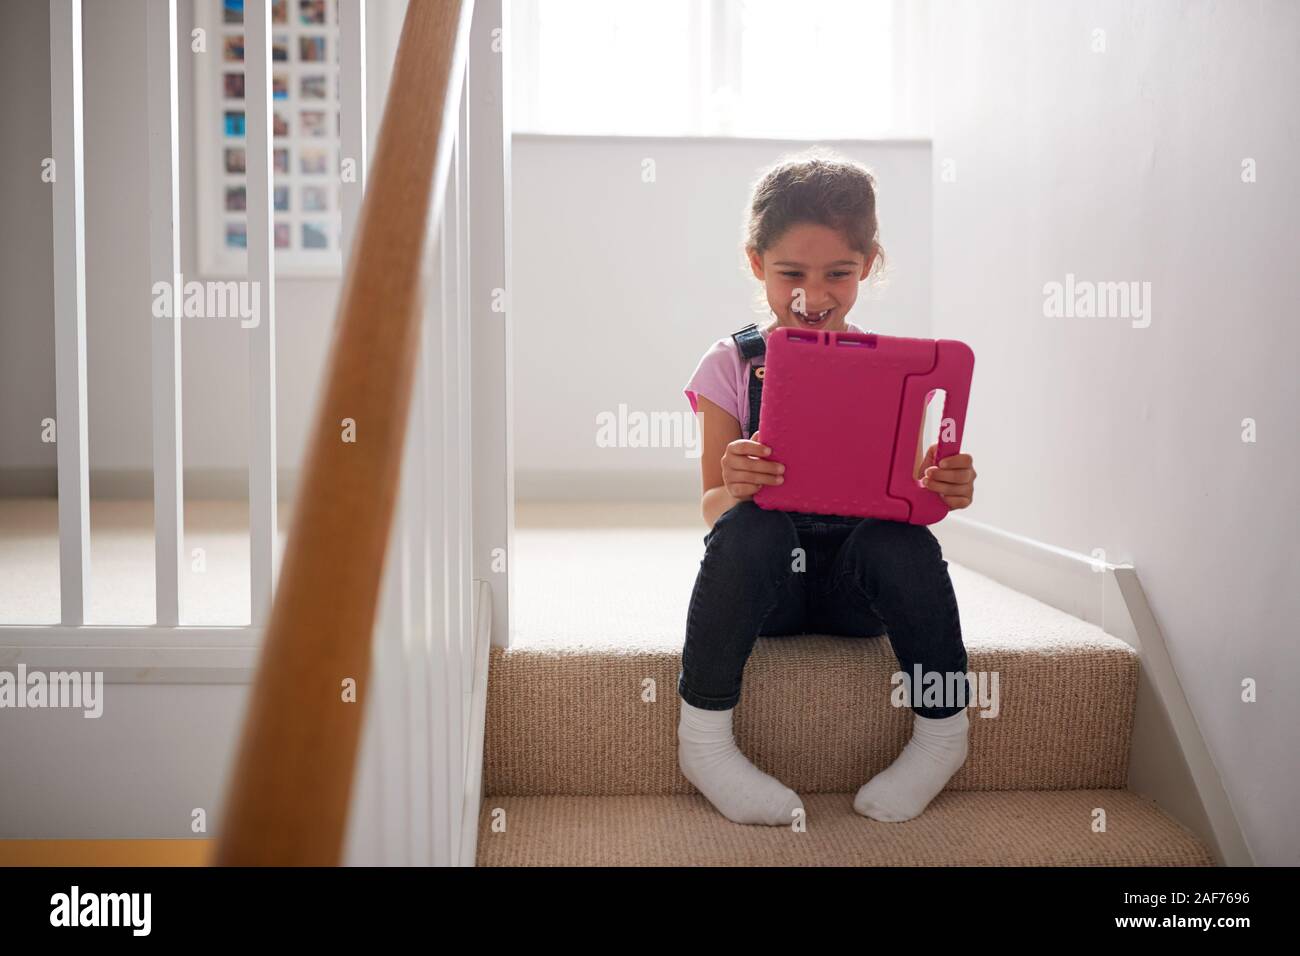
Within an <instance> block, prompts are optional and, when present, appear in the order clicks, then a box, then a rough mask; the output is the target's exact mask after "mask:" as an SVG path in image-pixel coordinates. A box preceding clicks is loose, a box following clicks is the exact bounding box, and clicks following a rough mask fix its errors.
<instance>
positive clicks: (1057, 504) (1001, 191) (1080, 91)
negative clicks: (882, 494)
mask: <svg viewBox="0 0 1300 956" xmlns="http://www.w3.org/2000/svg"><path fill="white" fill-rule="evenodd" d="M932 23H933V24H934V25H935V29H936V34H935V43H936V47H935V50H934V57H933V62H934V63H935V64H936V65H937V68H938V73H937V74H936V76H935V90H936V99H935V111H936V112H935V147H934V148H935V160H936V179H935V210H934V215H935V230H934V233H935V244H934V249H935V251H934V275H935V286H934V306H935V316H936V325H935V331H936V334H938V335H946V336H953V337H957V338H961V339H964V340H966V341H967V342H969V343H970V344H971V345H972V347H973V348H974V350H975V355H976V363H975V380H974V389H973V394H972V396H971V405H970V416H971V417H970V420H969V425H968V431H967V441H966V444H967V447H968V448H969V449H970V450H971V451H972V453H973V454H974V455H975V457H976V459H977V469H978V471H979V475H980V477H979V480H978V496H977V500H976V503H975V505H974V506H973V507H972V509H971V510H970V512H968V513H969V515H970V517H972V518H974V519H977V520H979V521H983V522H987V523H989V524H992V525H996V526H998V527H1000V528H1004V529H1006V530H1009V531H1012V532H1017V533H1020V534H1024V535H1027V536H1029V537H1032V538H1036V539H1039V540H1042V541H1045V542H1048V543H1051V544H1054V545H1058V546H1061V547H1065V548H1068V549H1071V550H1074V551H1079V552H1084V553H1089V552H1091V551H1092V550H1093V549H1094V548H1104V549H1105V551H1106V557H1107V558H1108V559H1110V560H1112V561H1132V562H1133V563H1134V564H1135V565H1136V567H1137V569H1138V572H1139V575H1140V577H1141V579H1142V583H1143V586H1144V588H1145V589H1146V591H1147V594H1148V596H1149V597H1150V599H1151V602H1152V604H1153V607H1154V610H1155V613H1156V616H1157V618H1158V619H1159V621H1160V624H1161V626H1162V628H1163V629H1164V632H1165V634H1166V636H1167V638H1168V641H1169V646H1170V653H1171V654H1172V657H1173V662H1174V665H1175V667H1176V668H1177V671H1178V674H1179V677H1180V679H1181V681H1182V683H1183V686H1184V688H1185V690H1186V692H1187V695H1188V698H1189V699H1190V701H1191V706H1192V709H1193V711H1194V713H1195V715H1196V718H1197V721H1198V723H1199V724H1200V726H1201V729H1202V731H1203V733H1204V735H1205V737H1206V740H1207V743H1208V745H1209V748H1210V751H1211V753H1212V754H1213V757H1214V759H1215V762H1216V763H1217V765H1218V767H1219V770H1220V773H1221V774H1222V775H1223V778H1224V783H1225V785H1226V787H1227V789H1228V793H1229V796H1230V798H1231V801H1232V804H1233V807H1234V809H1235V810H1236V812H1237V815H1238V817H1239V818H1240V820H1241V821H1242V824H1243V827H1244V830H1245V834H1246V837H1247V840H1248V842H1249V844H1250V847H1251V849H1252V851H1253V853H1254V854H1255V857H1256V859H1257V860H1258V861H1259V862H1261V863H1267V864H1290V865H1294V864H1296V863H1300V830H1297V827H1296V823H1295V806H1296V794H1297V792H1300V762H1297V760H1296V745H1295V735H1296V727H1297V726H1300V697H1297V696H1296V695H1295V694H1294V693H1293V689H1294V686H1295V684H1296V680H1297V678H1300V650H1298V649H1297V648H1298V644H1297V640H1296V622H1297V620H1300V589H1298V588H1297V586H1296V582H1297V580H1298V579H1300V561H1298V560H1297V556H1296V555H1297V551H1296V539H1297V531H1298V530H1300V519H1298V517H1297V516H1298V515H1300V508H1297V505H1296V502H1295V496H1294V494H1293V493H1292V485H1293V478H1292V476H1294V475H1296V474H1297V473H1300V454H1297V442H1296V413H1295V409H1296V406H1297V399H1298V398H1300V396H1298V395H1297V374H1296V368H1295V364H1296V357H1297V354H1300V332H1297V328H1296V316H1297V315H1298V314H1300V293H1298V292H1297V285H1296V282H1295V261H1294V259H1295V249H1296V243H1295V228H1296V222H1297V215H1298V214H1300V202H1298V201H1297V200H1298V199H1300V187H1297V181H1296V176H1295V174H1294V165H1295V158H1296V156H1297V155H1300V109H1297V96H1296V91H1297V90H1300V61H1298V60H1297V57H1296V50H1297V38H1298V37H1300V8H1297V7H1296V6H1295V5H1294V4H1290V3H1259V4H1221V5H1215V4H1193V3H1174V2H1162V3H1136V2H1133V3H1127V2H1126V3H1120V2H1099V3H1088V4H1082V3H1071V4H1060V3H1051V4H1045V3H1039V2H1034V0H1021V2H1010V3H1000V4H986V3H946V4H942V5H940V6H939V7H938V8H937V9H936V10H935V11H934V16H933V17H932ZM1094 28H1101V29H1103V30H1105V39H1106V49H1105V52H1104V53H1094V52H1091V51H1090V43H1091V42H1092V39H1093V35H1092V31H1093V29H1094ZM1245 157H1252V158H1254V159H1255V160H1256V162H1257V164H1258V181H1257V182H1255V183H1253V184H1245V183H1243V182H1242V181H1241V163H1242V160H1243V158H1245ZM945 160H951V161H952V162H953V164H954V167H955V170H956V181H955V182H945V181H943V180H942V179H941V178H940V177H939V176H938V172H939V171H940V170H941V169H942V168H943V163H944V161H945ZM1066 273H1074V275H1075V276H1076V277H1077V278H1079V279H1089V280H1140V281H1147V282H1150V283H1151V290H1152V293H1151V304H1152V310H1151V323H1150V326H1149V327H1147V328H1134V327H1133V325H1132V323H1131V322H1130V321H1125V320H1123V319H1083V318H1046V317H1044V313H1043V286H1044V284H1045V283H1047V282H1050V281H1053V280H1055V281H1061V282H1063V281H1064V279H1065V275H1066ZM1247 417H1250V418H1254V419H1255V420H1256V421H1257V422H1258V442H1257V443H1255V444H1246V443H1243V442H1242V438H1241V435H1242V425H1241V423H1242V419H1243V418H1247ZM1009 425H1011V426H1014V427H1008V426H1009ZM1246 678H1253V679H1255V680H1256V681H1258V685H1259V701H1258V703H1253V704H1246V703H1242V702H1241V699H1240V698H1241V692H1242V691H1241V682H1242V680H1243V679H1246Z"/></svg>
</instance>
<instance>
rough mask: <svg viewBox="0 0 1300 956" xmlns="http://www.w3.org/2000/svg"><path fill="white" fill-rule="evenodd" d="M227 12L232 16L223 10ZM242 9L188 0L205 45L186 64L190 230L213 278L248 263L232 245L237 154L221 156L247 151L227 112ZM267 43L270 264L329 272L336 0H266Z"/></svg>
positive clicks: (239, 222) (239, 112)
mask: <svg viewBox="0 0 1300 956" xmlns="http://www.w3.org/2000/svg"><path fill="white" fill-rule="evenodd" d="M228 11H231V12H229V13H228ZM234 11H237V13H238V16H239V19H238V20H237V21H232V20H231V19H230V18H231V17H232V16H233V15H235V14H234ZM281 11H283V12H281ZM242 13H243V0H194V23H195V26H196V27H201V28H203V29H204V30H205V32H206V34H207V53H206V54H204V55H202V56H199V57H196V58H195V59H196V63H195V71H194V122H195V150H196V153H197V155H196V157H195V169H196V176H195V184H196V203H195V205H196V207H197V208H196V214H197V229H196V233H197V237H198V242H197V245H198V255H199V268H200V270H201V271H202V272H203V273H204V274H205V275H211V276H217V277H237V276H241V275H243V274H244V273H245V272H246V271H247V259H248V257H247V253H246V252H245V251H244V249H243V248H241V247H240V246H239V245H238V241H239V238H238V237H239V233H240V230H241V228H242V232H243V236H244V237H245V242H246V237H247V227H246V220H245V217H244V214H243V212H242V211H240V210H239V208H238V206H239V202H240V200H239V195H240V192H241V190H246V186H247V184H246V180H245V177H244V176H243V175H242V174H241V173H239V172H237V171H235V170H236V169H237V166H238V162H237V158H236V157H233V156H232V157H231V161H229V162H228V160H227V155H226V153H227V150H235V151H237V153H238V155H246V154H244V153H243V152H242V150H243V149H245V148H246V147H245V145H244V144H245V143H246V141H247V136H246V135H239V134H237V133H236V130H237V129H240V128H242V120H239V119H234V118H232V117H234V116H237V117H243V115H244V114H243V107H242V92H243V89H242V83H243V53H242V47H243V44H242V38H243V23H242ZM281 17H282V18H283V19H278V18H281ZM322 17H323V22H321V20H320V19H319V18H322ZM271 42H272V49H273V58H272V64H271V73H272V82H273V94H272V101H271V103H272V111H273V122H274V123H275V129H274V130H273V131H272V132H273V134H274V135H273V140H272V142H273V149H274V150H275V152H276V160H277V165H276V168H275V176H274V193H273V204H274V207H275V209H274V212H273V217H274V220H275V243H276V246H275V272H276V274H277V275H282V276H322V277H338V276H340V275H341V274H342V256H341V254H340V246H339V237H340V232H341V215H340V212H339V185H340V183H339V152H340V136H339V69H338V42H339V27H338V0H273V6H272V23H271ZM235 48H237V49H238V57H237V58H236V57H235V52H236V49H235ZM282 57H283V58H282ZM317 57H319V59H317ZM231 76H234V77H238V79H237V80H230V79H228V77H231ZM317 91H319V95H316V93H317ZM236 94H238V95H236ZM228 114H230V115H228ZM245 134H246V131H245ZM281 162H284V163H285V165H286V166H287V168H284V167H282V166H281V165H280V163H281ZM243 195H244V197H245V198H246V196H247V193H246V192H243Z"/></svg>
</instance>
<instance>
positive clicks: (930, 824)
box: [477, 789, 1214, 866]
mask: <svg viewBox="0 0 1300 956" xmlns="http://www.w3.org/2000/svg"><path fill="white" fill-rule="evenodd" d="M852 799H853V795H852V794H851V793H821V794H804V795H803V800H804V806H805V808H806V810H807V830H806V832H802V833H797V832H793V831H791V830H790V829H789V828H788V827H763V826H742V825H738V824H735V823H732V822H731V821H730V820H727V819H726V818H725V817H723V816H722V815H721V814H720V813H718V812H717V811H716V810H715V809H714V808H713V807H712V806H711V805H710V804H709V803H708V801H707V800H706V799H705V798H704V797H703V796H702V795H700V794H699V793H691V794H678V795H650V794H630V795H623V796H583V795H551V796H489V797H485V798H484V800H483V804H482V808H481V812H480V815H479V829H478V852H477V865H479V866H908V865H920V866H1210V865H1213V863H1214V860H1213V858H1212V857H1211V855H1210V853H1209V852H1208V850H1207V849H1206V848H1205V846H1204V844H1203V843H1202V842H1201V841H1200V840H1199V839H1197V837H1195V836H1194V835H1193V834H1192V833H1191V832H1190V831H1188V830H1187V829H1186V828H1185V827H1183V826H1182V825H1181V824H1179V823H1178V822H1177V821H1176V820H1174V819H1173V818H1172V817H1170V816H1169V815H1168V814H1166V813H1164V812H1163V811H1161V810H1160V809H1159V808H1158V807H1157V806H1156V805H1155V804H1154V803H1153V802H1152V801H1150V800H1149V799H1147V798H1145V797H1143V796H1141V795H1139V794H1136V793H1134V792H1132V791H1129V790H1119V789H1116V790H1109V789H1107V790H1061V791H1026V790H1012V791H995V792H973V791H956V790H945V791H944V792H943V793H941V794H939V796H938V797H936V798H935V800H934V801H933V802H932V803H931V804H930V806H929V807H928V808H927V809H926V811H925V812H924V813H923V814H921V815H920V816H919V817H917V818H916V819H914V820H909V821H907V822H905V823H880V822H877V821H875V820H870V819H867V818H866V817H862V816H860V815H859V814H857V813H855V812H854V811H853V808H852ZM1098 807H1099V808H1102V809H1103V810H1104V811H1105V814H1106V817H1105V822H1106V832H1104V833H1095V832H1093V830H1092V826H1093V819H1094V809H1095V808H1098ZM498 809H503V810H504V811H505V818H504V819H505V822H506V829H505V832H493V831H492V822H493V820H494V812H495V811H496V810H498Z"/></svg>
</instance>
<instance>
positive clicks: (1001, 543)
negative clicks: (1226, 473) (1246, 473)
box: [931, 515, 1254, 866]
mask: <svg viewBox="0 0 1300 956" xmlns="http://www.w3.org/2000/svg"><path fill="white" fill-rule="evenodd" d="M931 530H932V531H933V532H934V534H935V537H937V538H938V539H939V543H940V545H941V546H942V547H943V552H944V557H945V558H946V559H948V560H951V561H954V562H956V563H957V564H960V565H962V566H963V567H967V568H970V569H971V570H972V571H977V572H979V573H980V574H983V575H985V576H986V577H990V578H992V579H993V580H995V581H998V582H999V583H1001V584H1005V585H1006V586H1007V587H1010V588H1014V589H1015V590H1017V591H1020V592H1021V593H1022V594H1027V595H1029V596H1030V597H1032V598H1035V599H1037V600H1039V601H1042V602H1043V603H1044V604H1049V605H1051V606H1052V607H1055V608H1059V609H1060V610H1062V611H1065V612H1066V613H1068V614H1072V615H1074V616H1075V617H1078V618H1081V619H1083V620H1085V621H1089V622H1090V623H1093V624H1096V625H1098V626H1099V627H1101V628H1102V629H1103V630H1104V631H1106V633H1108V634H1111V635H1113V636H1115V637H1118V638H1120V639H1121V640H1123V641H1125V642H1126V643H1128V644H1129V645H1130V646H1132V647H1133V648H1135V649H1136V650H1137V651H1138V660H1139V662H1140V665H1139V672H1138V691H1137V704H1136V708H1135V711H1134V715H1133V737H1132V743H1131V746H1130V751H1129V772H1128V787H1129V789H1131V790H1133V791H1135V792H1137V793H1141V794H1144V795H1145V796H1148V797H1150V798H1151V799H1153V800H1155V801H1156V803H1157V804H1159V805H1160V807H1161V809H1163V810H1164V811H1165V812H1167V813H1169V814H1170V815H1171V816H1173V817H1174V818H1175V819H1176V820H1178V821H1179V822H1180V823H1182V824H1183V825H1184V826H1186V827H1187V828H1188V829H1190V830H1191V831H1192V832H1193V833H1195V834H1196V835H1197V836H1198V837H1200V838H1201V839H1202V840H1203V841H1204V842H1205V844H1206V846H1208V847H1209V848H1210V851H1211V852H1212V853H1213V854H1214V856H1215V859H1217V860H1218V861H1219V863H1220V864H1223V865H1227V866H1252V865H1254V860H1253V858H1252V856H1251V853H1250V848H1249V846H1248V845H1247V844H1246V840H1245V836H1244V835H1243V834H1242V831H1241V824H1240V823H1239V822H1238V820H1237V817H1236V814H1235V813H1234V812H1233V809H1232V804H1231V802H1230V801H1229V799H1228V794H1227V791H1226V790H1225V789H1224V787H1223V779H1222V777H1221V776H1220V775H1219V771H1218V768H1217V767H1216V766H1215V765H1214V760H1213V759H1212V757H1211V756H1210V751H1209V748H1208V747H1206V745H1205V738H1204V736H1203V735H1202V734H1201V730H1200V727H1199V726H1198V725H1197V723H1196V718H1195V715H1194V714H1193V713H1192V708H1191V705H1190V704H1189V703H1188V700H1187V695H1186V694H1185V693H1184V691H1183V686H1182V683H1181V682H1180V681H1179V680H1178V674H1177V672H1176V671H1175V670H1174V665H1173V661H1172V659H1171V658H1170V656H1169V649H1168V646H1167V644H1166V642H1165V637H1164V634H1163V633H1162V632H1161V630H1160V626H1159V624H1158V622H1157V621H1156V619H1155V615H1154V614H1153V613H1152V611H1151V606H1150V604H1149V603H1148V602H1147V599H1146V594H1145V593H1144V592H1143V590H1142V585H1141V582H1139V580H1138V575H1137V570H1136V569H1135V568H1134V567H1133V566H1132V565H1127V564H1112V563H1109V562H1106V561H1104V560H1101V559H1100V558H1094V557H1091V556H1089V555H1084V554H1079V553H1078V552H1074V551H1067V550H1065V549H1064V548H1058V547H1055V546H1053V545H1049V544H1045V543H1043V542H1041V541H1035V540H1033V539H1032V538H1026V537H1024V536H1023V535H1017V534H1012V533H1010V532H1008V531H1004V530H1002V529H1001V528H996V527H993V526H992V525H986V524H981V523H980V522H977V521H971V520H970V519H968V518H963V517H961V516H960V515H949V516H948V517H947V518H945V519H944V520H943V521H941V522H939V523H938V524H936V525H932V526H931Z"/></svg>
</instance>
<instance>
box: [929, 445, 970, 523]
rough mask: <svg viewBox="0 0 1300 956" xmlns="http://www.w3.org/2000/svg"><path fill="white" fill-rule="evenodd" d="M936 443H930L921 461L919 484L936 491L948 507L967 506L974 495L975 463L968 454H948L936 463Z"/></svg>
mask: <svg viewBox="0 0 1300 956" xmlns="http://www.w3.org/2000/svg"><path fill="white" fill-rule="evenodd" d="M937 450H938V446H937V445H931V446H930V447H929V448H928V449H926V452H925V458H924V459H923V460H922V461H921V484H922V485H924V486H925V487H926V488H929V489H930V490H931V491H934V492H938V494H939V497H941V498H942V499H943V501H944V504H946V505H947V506H948V507H949V508H950V509H953V510H956V509H957V508H969V507H970V503H971V499H972V498H974V497H975V464H974V460H973V459H972V458H971V456H970V455H949V456H948V457H947V458H945V459H944V460H943V461H941V462H939V463H938V464H937V465H936V464H935V461H934V456H935V452H936V451H937Z"/></svg>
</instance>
